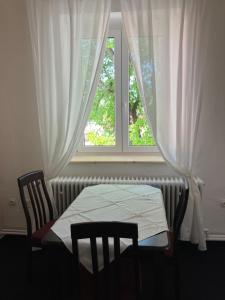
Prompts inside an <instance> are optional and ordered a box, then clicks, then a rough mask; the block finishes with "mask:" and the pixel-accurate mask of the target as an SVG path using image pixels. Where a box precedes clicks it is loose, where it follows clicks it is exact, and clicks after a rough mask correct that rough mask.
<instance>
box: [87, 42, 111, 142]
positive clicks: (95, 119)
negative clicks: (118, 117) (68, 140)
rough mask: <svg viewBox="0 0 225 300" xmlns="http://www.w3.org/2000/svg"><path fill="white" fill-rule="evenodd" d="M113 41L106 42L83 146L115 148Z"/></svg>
mask: <svg viewBox="0 0 225 300" xmlns="http://www.w3.org/2000/svg"><path fill="white" fill-rule="evenodd" d="M114 53H115V39H114V38H108V39H107V42H106V50H105V56H104V60H103V67H102V71H101V74H100V78H99V84H98V87H97V91H96V95H95V98H94V102H93V107H92V111H91V113H90V117H89V120H88V123H87V126H86V128H85V146H90V145H94V146H115V62H114Z"/></svg>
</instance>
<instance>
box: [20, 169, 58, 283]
mask: <svg viewBox="0 0 225 300" xmlns="http://www.w3.org/2000/svg"><path fill="white" fill-rule="evenodd" d="M17 181H18V186H19V191H20V198H21V202H22V206H23V210H24V214H25V218H26V223H27V252H28V253H27V258H28V280H29V281H31V278H32V247H37V248H42V239H43V237H44V236H45V234H46V233H47V232H48V231H49V229H50V228H51V226H52V225H53V224H54V222H55V221H54V219H53V207H52V203H51V200H50V197H49V194H48V191H47V188H46V185H45V181H44V173H43V172H42V171H33V172H30V173H27V174H24V175H22V176H20V177H19V178H18V179H17Z"/></svg>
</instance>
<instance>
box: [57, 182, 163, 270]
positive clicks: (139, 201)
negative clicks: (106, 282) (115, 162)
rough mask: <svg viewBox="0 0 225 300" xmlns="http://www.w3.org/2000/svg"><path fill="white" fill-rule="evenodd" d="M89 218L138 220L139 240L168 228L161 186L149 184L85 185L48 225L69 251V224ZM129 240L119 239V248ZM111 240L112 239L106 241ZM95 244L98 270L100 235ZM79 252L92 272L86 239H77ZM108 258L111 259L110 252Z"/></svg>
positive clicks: (127, 243) (94, 219) (123, 246)
mask: <svg viewBox="0 0 225 300" xmlns="http://www.w3.org/2000/svg"><path fill="white" fill-rule="evenodd" d="M91 221H120V222H131V223H137V224H138V235H139V238H138V240H139V241H140V240H143V239H145V238H148V237H151V236H153V235H155V234H157V233H160V232H162V231H166V230H168V225H167V221H166V214H165V208H164V204H163V196H162V193H161V190H160V189H158V188H154V187H151V186H148V185H124V184H123V185H118V184H100V185H96V186H90V187H86V188H85V189H84V190H83V191H82V192H81V193H80V194H79V196H78V197H77V198H76V200H75V201H73V202H72V204H71V205H70V206H69V207H68V209H67V210H66V211H65V212H64V213H63V215H62V216H61V217H60V218H59V219H58V220H57V221H56V223H55V224H54V225H53V226H52V228H51V229H52V230H53V231H54V232H55V233H56V234H57V235H58V236H59V238H60V239H61V240H62V241H63V242H64V244H65V245H66V247H67V248H68V249H69V250H70V251H71V252H72V241H71V234H70V225H71V224H73V223H81V222H91ZM130 243H131V240H128V239H127V240H126V239H121V249H120V251H121V252H122V251H124V250H125V249H126V248H127V247H128V246H129V245H130ZM111 244H112V241H109V245H111ZM97 246H98V261H99V270H101V269H102V268H103V255H102V245H101V239H99V240H98V241H97ZM111 252H112V251H110V253H111ZM79 255H80V261H81V263H82V264H83V265H84V266H85V267H86V268H87V269H88V270H89V271H90V272H92V262H91V254H90V243H89V239H87V240H86V239H84V240H80V241H79ZM110 260H111V261H112V260H113V255H112V253H111V255H110Z"/></svg>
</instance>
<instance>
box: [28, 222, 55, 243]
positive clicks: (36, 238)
mask: <svg viewBox="0 0 225 300" xmlns="http://www.w3.org/2000/svg"><path fill="white" fill-rule="evenodd" d="M55 221H56V220H51V221H49V222H48V223H46V224H45V225H44V226H42V227H41V228H40V229H38V230H37V231H35V232H34V233H33V234H32V238H31V241H32V245H33V246H39V247H40V246H42V239H43V238H44V236H45V235H46V234H47V233H48V231H49V230H50V228H51V227H52V225H53V224H54V223H55Z"/></svg>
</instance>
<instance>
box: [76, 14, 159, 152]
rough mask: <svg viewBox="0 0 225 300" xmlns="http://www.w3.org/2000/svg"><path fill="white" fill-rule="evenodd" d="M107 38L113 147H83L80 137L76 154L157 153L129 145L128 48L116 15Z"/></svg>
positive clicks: (155, 147)
mask: <svg viewBox="0 0 225 300" xmlns="http://www.w3.org/2000/svg"><path fill="white" fill-rule="evenodd" d="M115 22H116V26H115ZM111 25H112V26H111ZM113 25H114V26H113ZM111 27H112V28H111ZM115 27H116V28H115ZM107 38H114V39H115V55H114V65H115V146H96V145H86V146H85V145H84V138H83V137H82V140H81V142H80V146H79V148H78V153H79V154H81V155H83V154H84V155H85V153H87V154H91V153H92V154H98V153H102V154H103V153H106V154H107V155H109V154H110V153H111V154H112V155H114V154H115V153H117V154H121V155H126V153H127V154H131V153H134V154H135V155H138V154H139V153H140V154H141V153H159V149H158V147H157V146H130V145H129V127H128V124H129V69H128V64H129V48H128V43H127V41H126V37H125V33H124V30H123V29H122V24H121V18H118V15H117V17H116V20H115V19H114V18H111V20H110V27H109V32H108V37H107Z"/></svg>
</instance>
